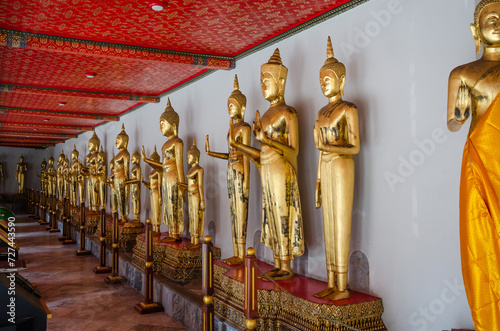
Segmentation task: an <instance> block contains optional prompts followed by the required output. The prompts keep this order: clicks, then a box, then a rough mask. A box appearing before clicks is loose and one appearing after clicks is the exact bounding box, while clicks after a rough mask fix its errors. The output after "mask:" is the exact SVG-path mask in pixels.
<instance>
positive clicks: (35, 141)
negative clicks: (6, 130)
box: [0, 137, 64, 145]
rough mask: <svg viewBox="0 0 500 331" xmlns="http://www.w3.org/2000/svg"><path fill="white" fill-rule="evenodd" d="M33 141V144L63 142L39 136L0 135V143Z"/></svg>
mask: <svg viewBox="0 0 500 331" xmlns="http://www.w3.org/2000/svg"><path fill="white" fill-rule="evenodd" d="M5 142H9V143H33V144H42V145H46V144H59V143H63V142H64V140H54V139H39V138H22V137H0V143H5Z"/></svg>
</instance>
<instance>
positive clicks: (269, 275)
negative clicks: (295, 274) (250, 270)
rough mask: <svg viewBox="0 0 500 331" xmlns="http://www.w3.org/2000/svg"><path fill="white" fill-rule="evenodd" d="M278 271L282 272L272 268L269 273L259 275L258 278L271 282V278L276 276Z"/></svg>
mask: <svg viewBox="0 0 500 331" xmlns="http://www.w3.org/2000/svg"><path fill="white" fill-rule="evenodd" d="M278 271H280V269H278V268H272V269H271V270H269V271H268V272H266V273H263V274H260V275H258V276H257V278H260V279H264V280H269V279H268V278H269V277H271V276H272V275H274V274H275V273H277V272H278Z"/></svg>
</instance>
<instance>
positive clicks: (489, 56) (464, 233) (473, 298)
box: [447, 0, 500, 331]
mask: <svg viewBox="0 0 500 331" xmlns="http://www.w3.org/2000/svg"><path fill="white" fill-rule="evenodd" d="M471 31H472V36H473V38H474V41H475V44H476V52H477V53H479V52H480V50H481V44H482V45H483V55H482V57H481V58H480V59H479V60H477V61H474V62H471V63H468V64H464V65H461V66H459V67H457V68H455V69H453V71H452V72H451V74H450V78H449V84H448V111H447V113H448V129H449V130H450V131H458V130H459V129H460V128H461V127H462V125H464V124H465V122H466V121H467V119H468V118H469V117H471V124H470V129H469V134H468V138H467V141H466V143H465V148H464V152H463V159H462V175H461V180H460V250H461V259H462V276H463V279H464V287H465V293H466V294H467V299H468V301H469V306H470V308H471V312H472V319H473V321H474V325H475V327H476V330H478V331H479V330H491V327H492V326H493V325H497V326H498V325H500V287H499V283H498V280H499V279H500V234H499V233H500V232H499V231H498V229H499V228H500V204H499V201H500V168H499V167H498V164H500V152H499V149H498V146H499V141H500V130H499V128H500V0H482V1H481V2H480V3H479V4H478V5H477V7H476V10H475V12H474V23H473V24H471Z"/></svg>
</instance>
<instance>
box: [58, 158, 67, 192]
mask: <svg viewBox="0 0 500 331" xmlns="http://www.w3.org/2000/svg"><path fill="white" fill-rule="evenodd" d="M65 159H66V156H65V155H64V152H63V151H61V154H60V155H59V157H58V158H57V169H56V181H57V193H58V198H59V200H60V201H62V200H63V197H64V160H65Z"/></svg>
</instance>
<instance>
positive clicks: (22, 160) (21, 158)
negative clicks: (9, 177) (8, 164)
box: [19, 155, 24, 163]
mask: <svg viewBox="0 0 500 331" xmlns="http://www.w3.org/2000/svg"><path fill="white" fill-rule="evenodd" d="M23 162H24V156H22V155H21V156H20V157H19V163H23Z"/></svg>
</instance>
